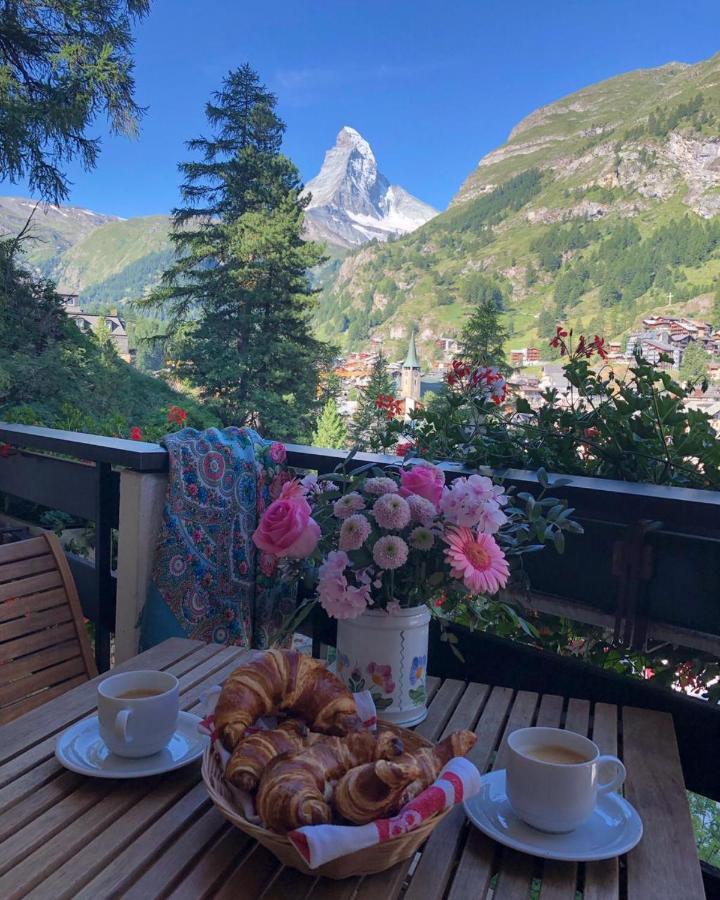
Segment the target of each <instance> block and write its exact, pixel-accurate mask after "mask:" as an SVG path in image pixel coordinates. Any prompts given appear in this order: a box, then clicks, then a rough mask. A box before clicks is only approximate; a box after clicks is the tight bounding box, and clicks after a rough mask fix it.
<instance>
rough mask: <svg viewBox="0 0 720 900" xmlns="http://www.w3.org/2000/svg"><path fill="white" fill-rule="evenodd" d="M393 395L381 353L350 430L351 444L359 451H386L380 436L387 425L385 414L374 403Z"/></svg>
mask: <svg viewBox="0 0 720 900" xmlns="http://www.w3.org/2000/svg"><path fill="white" fill-rule="evenodd" d="M394 394H395V385H394V383H393V380H392V376H391V375H390V373H389V372H388V366H387V360H386V359H385V357H384V356H383V355H382V353H381V354H380V355H379V356H378V358H377V359H376V360H375V362H374V363H373V366H372V371H371V373H370V380H369V381H368V385H367V387H366V388H365V389H364V390H363V391H362V392H361V394H360V399H359V400H358V407H357V411H356V412H355V415H354V417H353V421H352V426H351V428H350V437H351V439H352V443H353V445H354V446H355V447H357V448H358V449H359V450H384V449H386V448H385V446H384V444H383V441H382V434H383V433H384V431H385V425H386V423H387V413H386V412H385V411H384V410H382V409H378V407H377V406H376V403H375V401H376V400H377V398H378V397H382V396H384V397H388V396H390V397H392V396H394Z"/></svg>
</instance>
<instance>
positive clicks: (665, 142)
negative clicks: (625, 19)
mask: <svg viewBox="0 0 720 900" xmlns="http://www.w3.org/2000/svg"><path fill="white" fill-rule="evenodd" d="M719 212H720V54H718V55H715V56H714V57H712V58H710V59H709V60H705V61H703V62H701V63H696V64H670V65H666V66H662V67H658V68H657V69H646V70H636V71H635V72H630V73H626V74H623V75H619V76H615V77H614V78H610V79H606V80H605V81H603V82H599V83H597V84H595V85H589V86H587V87H585V88H582V89H581V90H579V91H577V92H575V93H573V94H570V95H568V96H566V97H563V98H561V99H560V100H558V101H555V102H554V103H550V104H546V105H545V106H543V107H541V108H540V109H539V110H535V111H533V112H531V113H530V114H529V115H528V116H525V117H524V118H523V119H522V120H521V121H520V122H519V123H518V125H516V126H515V128H513V129H512V131H511V133H510V135H509V137H508V140H507V141H506V142H505V143H504V144H502V145H501V146H500V147H498V148H496V149H495V150H492V151H491V152H490V153H488V154H486V155H485V156H484V157H483V158H482V159H481V160H480V162H479V164H478V165H477V166H476V167H475V168H474V169H473V170H472V171H471V172H470V173H469V174H468V176H467V177H466V178H465V180H464V181H463V183H462V185H461V187H460V189H459V190H458V192H457V194H456V195H455V197H454V198H453V200H452V202H451V204H450V206H449V208H448V210H447V211H445V212H444V213H441V214H440V215H438V216H437V217H436V218H434V219H432V220H431V221H429V222H428V223H426V224H425V225H423V226H422V227H420V228H419V229H418V230H417V231H415V232H413V233H412V234H409V235H406V236H404V237H400V238H398V239H396V240H395V241H393V242H392V243H391V244H387V245H382V246H375V245H368V246H366V247H364V248H361V249H359V250H355V251H353V252H352V253H351V254H350V255H349V256H347V257H346V258H345V260H344V261H343V262H342V264H341V265H340V266H339V267H338V270H337V272H336V273H335V274H334V276H333V278H332V280H331V281H330V282H328V283H327V284H326V285H325V287H324V289H323V292H322V294H321V297H320V302H319V310H318V316H317V321H318V328H319V331H320V333H321V334H322V335H323V336H326V337H329V336H331V335H333V336H335V339H336V340H337V336H338V335H339V336H340V340H341V341H342V342H343V344H344V346H346V347H353V348H356V347H357V346H358V344H360V343H362V342H363V341H367V340H368V339H369V338H370V337H371V336H372V337H376V338H381V339H383V340H384V341H385V342H386V347H387V352H389V353H398V354H399V353H400V352H401V351H402V349H403V346H404V344H405V343H406V341H407V334H408V332H409V331H410V329H413V328H414V329H416V330H417V332H418V338H419V342H420V344H421V348H422V353H423V355H424V357H425V359H426V360H432V359H433V358H435V351H434V347H435V341H437V339H438V338H440V337H456V336H457V335H458V334H459V333H460V331H461V329H462V326H463V324H464V322H465V320H466V316H467V314H468V311H469V310H470V309H471V307H472V304H473V302H475V301H474V300H473V297H474V296H476V295H477V291H478V279H480V278H486V279H490V280H492V281H493V282H494V283H496V284H497V285H498V286H499V287H500V288H501V291H502V294H503V297H504V303H505V308H506V313H507V316H506V319H507V322H508V324H509V325H510V328H511V331H512V333H513V334H512V338H511V341H510V343H509V345H508V349H510V347H512V346H517V347H522V346H533V345H534V346H541V342H543V341H546V339H547V337H548V336H549V334H550V333H551V331H552V329H554V323H555V322H556V321H558V320H561V321H568V322H570V324H574V325H576V326H580V328H586V329H587V328H588V326H590V325H593V327H594V328H596V329H601V330H602V332H603V333H605V334H606V336H607V337H608V338H611V337H612V338H618V339H621V338H623V337H624V336H625V335H626V334H627V333H628V331H629V330H631V329H632V328H633V327H636V326H637V324H638V322H639V319H640V318H642V316H643V315H644V314H646V313H647V312H649V311H652V310H653V309H657V308H659V307H663V308H667V306H668V295H669V294H672V297H673V304H672V306H673V308H674V309H676V310H677V311H680V312H682V311H683V310H684V305H685V304H691V305H692V308H693V309H695V311H696V312H701V313H702V311H703V310H705V312H707V308H708V306H709V300H707V297H709V296H710V295H711V294H712V293H713V292H714V291H715V290H716V288H717V287H718V285H720V246H716V243H715V232H714V227H715V226H714V222H715V217H716V216H717V214H718V213H719ZM718 221H719V222H720V220H718ZM628 223H632V228H630V230H629V231H628V230H627V227H629V225H628ZM703 223H706V224H703ZM618 235H627V237H628V240H629V241H630V245H628V247H616V246H615V244H614V241H618V240H620V238H619V237H617V236H618ZM673 241H675V242H676V244H677V246H678V247H684V248H689V249H686V250H684V251H683V253H684V254H685V256H684V258H683V256H682V254H681V255H679V256H678V255H677V253H676V254H675V256H673V255H672V253H671V251H670V250H669V249H668V247H670V246H671V245H672V243H673ZM697 247H702V248H704V249H703V251H702V253H700V254H698V253H696V252H695V250H694V249H693V248H697ZM553 248H555V249H553ZM653 260H654V261H655V262H657V265H655V262H653ZM633 266H634V267H635V268H634V269H633ZM636 275H637V277H635V276H636ZM702 298H705V299H702ZM667 311H668V312H670V311H671V310H670V309H667ZM576 330H577V328H576ZM598 333H601V332H600V331H598Z"/></svg>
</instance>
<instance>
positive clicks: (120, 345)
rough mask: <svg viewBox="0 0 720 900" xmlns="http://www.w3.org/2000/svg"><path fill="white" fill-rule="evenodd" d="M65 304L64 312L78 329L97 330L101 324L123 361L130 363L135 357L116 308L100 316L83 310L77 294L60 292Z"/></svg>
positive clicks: (122, 320)
mask: <svg viewBox="0 0 720 900" xmlns="http://www.w3.org/2000/svg"><path fill="white" fill-rule="evenodd" d="M60 296H61V297H62V300H63V304H64V305H65V312H66V313H67V315H68V317H69V318H71V319H72V320H73V321H74V322H75V324H76V325H77V327H78V328H79V329H80V331H83V332H86V333H87V332H89V331H92V332H97V331H98V330H99V329H100V328H101V326H102V325H105V327H106V328H107V329H108V331H109V333H110V340H111V341H112V343H113V344H114V346H115V349H116V350H117V352H118V356H119V357H120V358H121V359H124V360H125V362H128V363H131V362H133V360H134V358H135V351H134V350H130V345H129V338H128V333H127V328H126V326H125V320H124V319H122V318H121V317H120V316H119V315H118V313H117V310H113V312H112V314H110V315H106V316H101V315H93V314H91V313H86V312H83V310H82V307H81V305H80V298H79V296H78V295H77V294H61V295H60Z"/></svg>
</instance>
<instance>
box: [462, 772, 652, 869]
mask: <svg viewBox="0 0 720 900" xmlns="http://www.w3.org/2000/svg"><path fill="white" fill-rule="evenodd" d="M465 812H466V813H467V816H468V818H469V819H470V821H471V822H472V823H473V825H475V826H477V827H478V828H479V829H480V831H482V832H484V833H485V834H487V835H488V837H491V838H494V839H495V840H496V841H499V842H500V843H501V844H505V845H506V846H507V847H512V848H513V849H514V850H520V851H521V852H522V853H529V854H531V855H532V856H540V857H542V858H544V859H561V860H565V861H567V862H589V861H590V860H596V859H612V858H613V857H615V856H620V855H621V854H622V853H627V852H628V850H632V848H633V847H634V846H635V845H636V844H637V843H638V841H639V840H640V838H641V837H642V833H643V826H642V822H641V820H640V816H639V815H638V814H637V812H636V811H635V809H634V808H633V807H632V806H631V805H630V804H629V803H628V801H627V800H625V799H624V798H623V797H621V796H620V795H619V794H615V793H609V794H600V795H599V796H598V802H597V806H596V807H595V809H594V810H593V812H592V815H591V816H590V818H589V819H588V820H587V822H584V823H583V824H582V825H581V826H580V827H579V828H576V829H575V831H570V832H568V833H567V834H549V833H548V832H546V831H538V830H537V829H536V828H532V827H531V826H530V825H526V824H525V822H523V821H522V820H521V819H518V817H517V816H516V815H515V813H514V812H513V811H512V809H511V807H510V802H509V801H508V798H507V794H506V793H505V770H504V769H500V770H498V771H497V772H490V773H489V774H487V775H484V776H483V779H482V786H481V788H480V793H479V794H477V795H476V796H475V797H471V798H470V799H469V800H466V801H465Z"/></svg>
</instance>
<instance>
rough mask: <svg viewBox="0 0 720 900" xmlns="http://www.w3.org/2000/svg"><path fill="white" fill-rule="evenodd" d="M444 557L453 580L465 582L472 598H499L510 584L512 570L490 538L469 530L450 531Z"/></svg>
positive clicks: (487, 535) (493, 540)
mask: <svg viewBox="0 0 720 900" xmlns="http://www.w3.org/2000/svg"><path fill="white" fill-rule="evenodd" d="M445 541H446V542H447V543H448V544H449V546H448V548H447V550H446V551H445V557H446V559H447V561H448V563H449V565H450V574H451V575H452V576H453V578H462V580H463V583H464V584H465V587H466V588H467V589H468V590H469V591H470V592H471V593H473V594H496V593H497V592H498V591H499V590H500V588H502V587H505V585H506V584H507V580H508V577H509V575H510V570H509V568H508V564H507V560H506V559H505V554H504V553H503V552H502V550H501V549H500V548H499V547H498V545H497V544H496V543H495V539H494V538H493V537H492V536H491V535H489V534H477V535H476V534H474V533H473V532H472V531H471V530H470V529H469V528H448V529H447V531H446V533H445Z"/></svg>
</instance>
